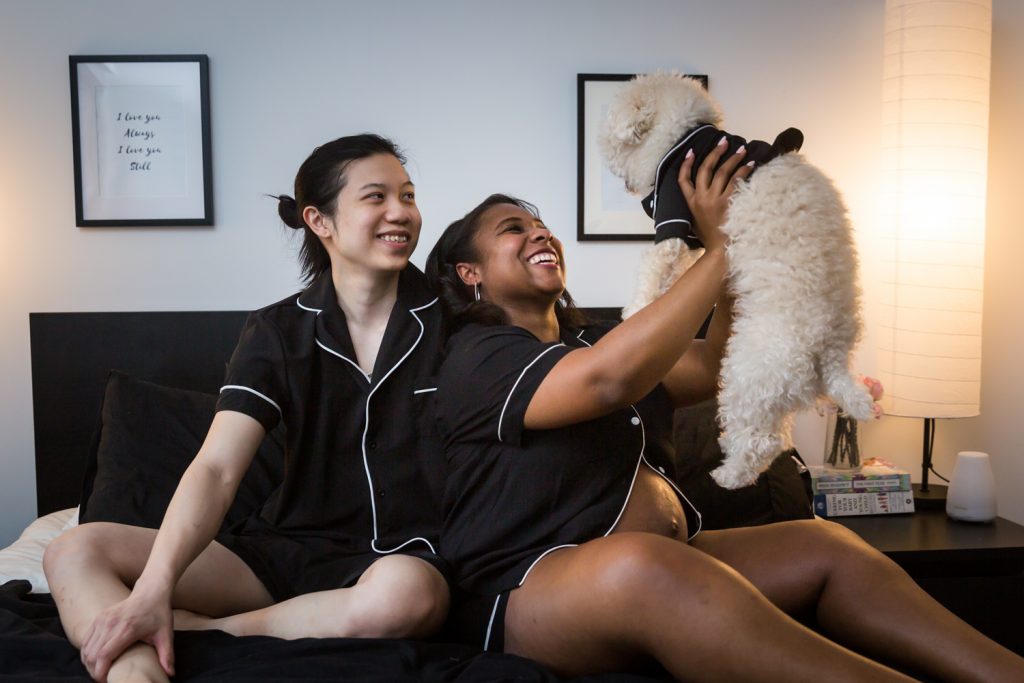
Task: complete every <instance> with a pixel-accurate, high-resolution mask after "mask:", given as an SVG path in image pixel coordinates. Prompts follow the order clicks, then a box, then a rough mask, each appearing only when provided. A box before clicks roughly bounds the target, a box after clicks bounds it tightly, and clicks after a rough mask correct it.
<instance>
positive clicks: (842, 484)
mask: <svg viewBox="0 0 1024 683" xmlns="http://www.w3.org/2000/svg"><path fill="white" fill-rule="evenodd" d="M811 489H812V490H813V491H814V493H859V492H862V491H865V492H866V491H909V490H910V474H907V473H903V474H896V475H892V476H889V475H884V476H880V477H870V478H864V479H814V478H812V479H811Z"/></svg>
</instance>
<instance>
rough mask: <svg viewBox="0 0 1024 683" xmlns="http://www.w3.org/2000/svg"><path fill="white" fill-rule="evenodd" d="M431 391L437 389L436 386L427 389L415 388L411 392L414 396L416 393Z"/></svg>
mask: <svg viewBox="0 0 1024 683" xmlns="http://www.w3.org/2000/svg"><path fill="white" fill-rule="evenodd" d="M431 391H437V387H430V388H429V389H417V390H416V391H414V392H412V393H413V395H414V396H415V395H416V394H429V393H430V392H431Z"/></svg>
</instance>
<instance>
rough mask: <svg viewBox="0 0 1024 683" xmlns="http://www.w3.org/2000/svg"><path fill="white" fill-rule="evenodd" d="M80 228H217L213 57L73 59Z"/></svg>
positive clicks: (70, 64)
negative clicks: (212, 137) (212, 124)
mask: <svg viewBox="0 0 1024 683" xmlns="http://www.w3.org/2000/svg"><path fill="white" fill-rule="evenodd" d="M68 67H69V70H70V76H71V136H72V152H73V158H74V173H75V225H77V226H78V227H150V226H208V225H213V172H212V168H213V166H212V160H211V154H210V149H211V143H210V78H209V72H210V66H209V57H207V56H206V55H71V56H69V57H68Z"/></svg>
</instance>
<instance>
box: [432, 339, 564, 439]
mask: <svg viewBox="0 0 1024 683" xmlns="http://www.w3.org/2000/svg"><path fill="white" fill-rule="evenodd" d="M572 350H573V349H571V348H570V347H568V346H565V345H564V344H561V343H559V342H547V343H545V342H541V341H539V340H538V339H537V338H536V337H534V336H533V335H532V334H530V333H529V332H527V331H526V330H523V329H521V328H518V327H510V326H489V327H488V326H482V325H469V326H467V327H466V328H464V329H463V330H461V331H460V332H458V333H457V334H456V335H455V336H454V337H452V339H451V340H450V341H449V343H448V354H447V357H446V359H445V362H444V365H443V366H442V367H441V372H440V374H439V376H438V383H437V402H438V427H439V430H440V432H441V435H442V437H443V438H444V439H445V441H446V442H448V443H451V442H453V441H500V442H502V443H507V444H512V445H519V442H520V438H521V437H522V433H523V420H524V417H525V416H526V409H527V408H528V407H529V405H530V401H531V400H532V399H533V395H534V393H535V392H536V391H537V388H538V387H539V386H540V384H541V382H543V381H544V378H545V377H547V374H548V372H550V370H551V368H553V367H554V366H555V364H556V363H558V361H559V360H561V359H562V358H563V357H564V356H565V355H566V354H567V353H569V352H570V351H572Z"/></svg>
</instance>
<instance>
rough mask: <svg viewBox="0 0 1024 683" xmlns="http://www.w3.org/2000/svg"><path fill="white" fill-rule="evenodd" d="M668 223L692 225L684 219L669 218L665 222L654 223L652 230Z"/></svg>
mask: <svg viewBox="0 0 1024 683" xmlns="http://www.w3.org/2000/svg"><path fill="white" fill-rule="evenodd" d="M669 223H686V224H687V225H692V223H690V221H688V220H686V219H685V218H671V219H669V220H667V221H662V222H660V223H655V224H654V229H655V230H657V229H658V228H660V227H661V226H663V225H668V224H669Z"/></svg>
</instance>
